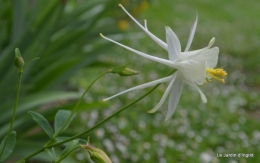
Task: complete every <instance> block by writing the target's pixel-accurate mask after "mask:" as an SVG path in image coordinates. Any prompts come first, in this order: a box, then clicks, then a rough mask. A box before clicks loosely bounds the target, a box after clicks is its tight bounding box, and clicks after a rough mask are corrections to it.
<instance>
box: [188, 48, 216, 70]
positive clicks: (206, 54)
mask: <svg viewBox="0 0 260 163" xmlns="http://www.w3.org/2000/svg"><path fill="white" fill-rule="evenodd" d="M218 54H219V48H218V47H214V48H211V49H208V50H204V51H202V52H201V53H200V54H199V55H197V56H196V57H194V58H193V59H194V60H197V61H199V60H201V61H202V60H204V61H205V60H206V62H207V67H208V68H214V67H216V65H217V63H218Z"/></svg>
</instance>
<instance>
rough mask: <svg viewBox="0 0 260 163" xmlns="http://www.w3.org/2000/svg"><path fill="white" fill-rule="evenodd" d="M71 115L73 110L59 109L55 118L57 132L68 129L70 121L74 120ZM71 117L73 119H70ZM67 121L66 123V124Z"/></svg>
mask: <svg viewBox="0 0 260 163" xmlns="http://www.w3.org/2000/svg"><path fill="white" fill-rule="evenodd" d="M70 115H71V112H70V111H68V110H59V111H58V112H57V113H56V115H55V120H54V131H55V134H57V133H61V132H62V131H64V130H66V129H67V128H68V126H69V125H70V122H71V121H72V118H71V117H70ZM69 118H71V119H69ZM67 121H68V122H67ZM65 123H66V125H65ZM64 125H65V126H64ZM63 126H64V127H63Z"/></svg>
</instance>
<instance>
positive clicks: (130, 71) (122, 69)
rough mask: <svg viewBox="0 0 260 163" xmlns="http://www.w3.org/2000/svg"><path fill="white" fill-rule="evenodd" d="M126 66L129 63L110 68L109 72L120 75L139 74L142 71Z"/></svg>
mask: <svg viewBox="0 0 260 163" xmlns="http://www.w3.org/2000/svg"><path fill="white" fill-rule="evenodd" d="M126 66H127V65H124V66H119V67H116V68H113V69H111V70H109V72H110V73H114V74H118V75H120V76H132V75H137V74H139V73H140V72H139V71H136V70H133V69H130V68H127V67H126Z"/></svg>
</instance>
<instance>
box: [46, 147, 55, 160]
mask: <svg viewBox="0 0 260 163" xmlns="http://www.w3.org/2000/svg"><path fill="white" fill-rule="evenodd" d="M45 152H46V153H47V154H48V155H49V156H50V158H51V160H52V162H55V161H56V159H57V156H56V152H55V149H54V148H53V147H52V148H51V150H49V149H45Z"/></svg>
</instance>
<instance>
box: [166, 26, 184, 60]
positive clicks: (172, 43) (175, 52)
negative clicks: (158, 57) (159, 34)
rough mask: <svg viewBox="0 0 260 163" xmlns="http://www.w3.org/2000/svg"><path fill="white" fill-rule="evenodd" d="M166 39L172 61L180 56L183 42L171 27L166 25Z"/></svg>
mask: <svg viewBox="0 0 260 163" xmlns="http://www.w3.org/2000/svg"><path fill="white" fill-rule="evenodd" d="M166 41H167V45H168V55H169V59H170V60H171V61H176V60H177V59H179V58H180V54H181V43H180V41H179V39H178V37H177V36H176V34H175V33H174V32H173V31H172V29H171V28H170V27H166Z"/></svg>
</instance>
